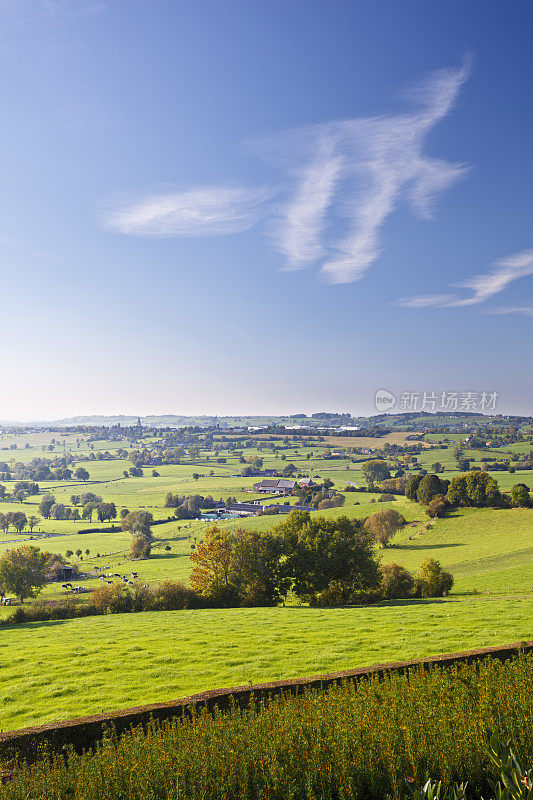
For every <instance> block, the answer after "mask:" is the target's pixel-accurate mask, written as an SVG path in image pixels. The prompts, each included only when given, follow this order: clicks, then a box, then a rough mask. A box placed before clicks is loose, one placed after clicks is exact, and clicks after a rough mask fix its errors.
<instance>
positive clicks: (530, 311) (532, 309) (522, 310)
mask: <svg viewBox="0 0 533 800" xmlns="http://www.w3.org/2000/svg"><path fill="white" fill-rule="evenodd" d="M486 313H487V314H525V316H526V317H533V306H504V307H503V308H494V309H491V310H490V311H487V312H486Z"/></svg>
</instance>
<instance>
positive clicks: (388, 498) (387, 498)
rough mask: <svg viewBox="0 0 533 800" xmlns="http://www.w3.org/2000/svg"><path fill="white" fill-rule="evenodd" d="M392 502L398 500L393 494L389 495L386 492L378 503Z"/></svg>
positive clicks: (381, 495)
mask: <svg viewBox="0 0 533 800" xmlns="http://www.w3.org/2000/svg"><path fill="white" fill-rule="evenodd" d="M391 500H396V498H395V497H394V495H393V494H389V493H388V492H384V493H383V494H380V496H379V497H378V503H390V502H391Z"/></svg>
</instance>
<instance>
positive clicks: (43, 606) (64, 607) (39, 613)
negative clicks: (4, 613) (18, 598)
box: [0, 600, 99, 625]
mask: <svg viewBox="0 0 533 800" xmlns="http://www.w3.org/2000/svg"><path fill="white" fill-rule="evenodd" d="M98 613H99V611H98V610H97V609H96V608H95V606H94V605H93V604H92V603H84V602H75V601H74V600H65V601H59V602H58V601H48V602H46V603H35V604H34V605H31V606H18V607H17V608H16V609H15V610H14V611H13V613H12V614H10V615H9V616H8V617H6V618H5V619H3V620H2V621H1V622H0V625H13V624H21V623H24V622H48V621H49V620H54V619H75V618H77V617H92V616H95V615H96V614H98Z"/></svg>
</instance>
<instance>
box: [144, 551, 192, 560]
mask: <svg viewBox="0 0 533 800" xmlns="http://www.w3.org/2000/svg"><path fill="white" fill-rule="evenodd" d="M173 558H190V554H189V553H158V552H157V551H156V552H155V553H154V551H153V550H152V552H151V553H150V558H149V559H147V560H148V561H164V560H167V559H173Z"/></svg>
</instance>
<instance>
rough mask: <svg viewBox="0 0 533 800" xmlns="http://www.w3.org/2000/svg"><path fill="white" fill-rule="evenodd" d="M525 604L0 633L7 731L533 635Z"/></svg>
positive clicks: (501, 601) (118, 621)
mask: <svg viewBox="0 0 533 800" xmlns="http://www.w3.org/2000/svg"><path fill="white" fill-rule="evenodd" d="M532 613H533V601H532V600H531V599H530V598H525V597H511V598H501V597H499V598H486V597H483V598H481V597H477V598H468V599H456V598H448V599H445V600H444V599H443V600H432V601H423V600H418V601H412V602H409V601H398V602H396V603H386V604H382V605H380V606H373V607H366V608H338V609H310V608H305V607H299V608H274V609H266V608H260V609H228V610H209V611H167V612H148V613H144V614H123V615H121V614H117V615H111V616H104V617H91V618H87V619H78V620H67V621H61V622H46V623H28V624H26V625H23V626H20V627H17V628H15V627H13V628H4V629H3V630H2V631H1V633H0V669H1V674H2V684H1V689H0V728H2V729H3V730H9V729H13V728H18V727H22V726H27V725H32V724H38V723H43V722H49V721H51V720H59V719H67V718H69V717H75V716H80V715H84V714H91V713H100V712H101V711H105V710H110V709H117V708H124V707H129V706H133V705H140V704H143V703H151V702H161V701H165V700H173V699H178V698H181V697H185V696H187V695H189V694H191V693H195V692H199V691H203V690H205V689H209V688H215V687H231V686H238V685H244V684H247V683H249V682H252V683H257V682H260V681H265V680H278V679H283V678H292V677H297V676H303V675H314V674H321V673H325V672H328V671H334V670H342V669H349V668H351V667H355V666H363V665H366V664H376V663H382V662H386V661H395V660H403V659H409V658H418V657H423V656H427V655H432V654H436V653H445V652H453V651H458V650H463V649H468V648H472V647H477V646H485V645H491V644H501V643H505V642H509V643H510V642H515V641H521V640H525V639H527V638H531V617H532Z"/></svg>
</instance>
